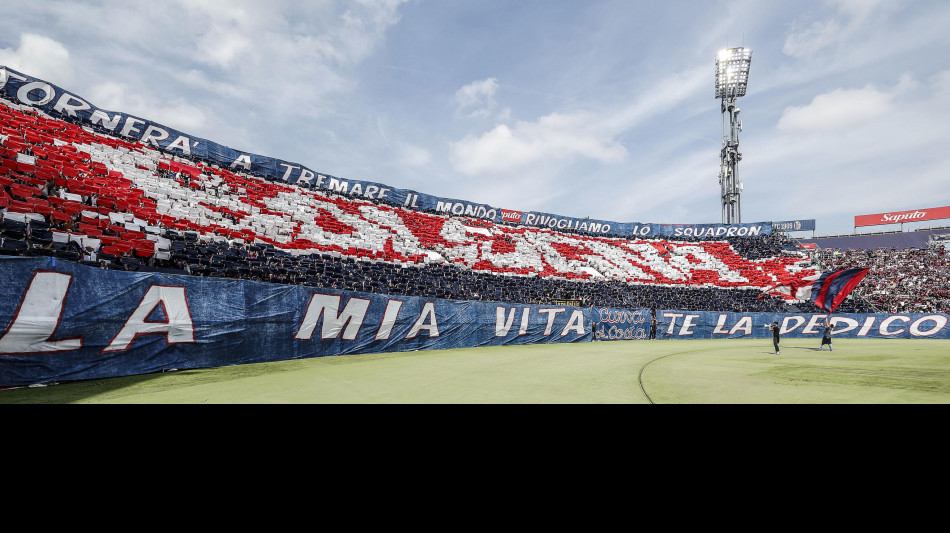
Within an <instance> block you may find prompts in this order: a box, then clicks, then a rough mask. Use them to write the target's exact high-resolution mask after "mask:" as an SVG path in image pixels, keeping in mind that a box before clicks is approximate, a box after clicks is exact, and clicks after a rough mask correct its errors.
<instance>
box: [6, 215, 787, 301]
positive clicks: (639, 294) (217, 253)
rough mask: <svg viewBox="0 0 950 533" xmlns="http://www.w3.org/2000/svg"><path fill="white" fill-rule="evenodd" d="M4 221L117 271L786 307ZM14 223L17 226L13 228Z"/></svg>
mask: <svg viewBox="0 0 950 533" xmlns="http://www.w3.org/2000/svg"><path fill="white" fill-rule="evenodd" d="M3 227H4V231H3V232H2V233H0V238H7V239H11V238H12V239H14V240H21V241H22V242H25V243H27V244H26V247H25V248H24V249H21V250H9V249H7V248H6V247H4V246H3V245H2V244H0V253H2V254H9V255H28V256H54V257H59V258H62V259H68V260H74V261H77V262H80V263H82V264H85V265H88V266H94V267H100V268H108V269H112V270H126V271H139V272H148V271H153V272H164V273H172V274H189V275H195V276H204V277H215V278H231V279H243V280H249V281H261V282H269V283H283V284H295V285H306V286H313V287H326V288H334V289H341V290H349V291H358V292H372V293H377V294H391V295H401V296H419V297H429V298H446V299H457V300H481V301H500V302H512V303H524V304H546V305H552V304H554V303H555V302H559V301H575V302H577V303H578V304H579V305H583V306H588V305H591V306H602V307H618V308H654V309H682V310H691V311H699V310H722V311H734V312H752V311H758V312H770V311H771V312H780V311H783V310H785V309H786V305H785V304H784V303H783V302H782V301H781V300H778V299H775V298H771V297H766V298H760V297H759V296H760V295H761V292H760V291H758V290H750V289H726V288H715V287H689V288H682V287H670V286H663V285H657V284H643V283H639V284H628V283H625V282H621V281H614V280H594V281H592V280H583V281H578V280H565V279H556V278H550V277H539V276H501V275H497V274H491V273H486V272H477V271H473V270H470V269H464V268H459V267H458V266H455V265H452V264H423V265H400V264H393V263H387V262H382V261H379V262H371V261H359V260H356V259H353V258H348V257H335V256H333V255H327V254H302V255H301V254H297V255H294V254H291V253H289V252H287V251H286V250H282V249H280V248H276V247H274V246H272V245H270V244H266V243H257V244H251V243H245V242H243V241H230V242H229V241H211V242H206V241H203V240H200V239H199V238H198V235H197V234H195V233H190V232H176V231H168V232H166V236H168V237H169V238H170V239H171V241H172V244H171V253H170V255H169V256H168V257H167V258H163V259H159V258H157V257H155V256H152V257H150V258H147V259H143V258H137V257H134V256H130V255H128V254H122V255H120V256H113V255H108V254H104V253H102V252H101V250H100V251H94V250H82V249H81V247H80V246H79V245H78V244H77V243H76V242H68V243H56V242H52V240H51V234H50V230H49V224H48V223H47V222H45V221H32V222H31V223H30V224H25V225H19V224H8V223H7V222H5V223H4V226H3ZM8 227H13V228H15V229H13V230H9V231H8V230H7V228H8ZM14 231H18V232H19V233H14ZM767 241H768V240H767V239H762V243H760V246H761V247H765V246H768V243H767Z"/></svg>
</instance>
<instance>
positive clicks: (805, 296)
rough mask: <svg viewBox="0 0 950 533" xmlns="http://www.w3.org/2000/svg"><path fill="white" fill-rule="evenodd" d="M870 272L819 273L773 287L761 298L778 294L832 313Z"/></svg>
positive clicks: (865, 269) (838, 271) (858, 269)
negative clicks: (770, 294)
mask: <svg viewBox="0 0 950 533" xmlns="http://www.w3.org/2000/svg"><path fill="white" fill-rule="evenodd" d="M868 271H869V269H867V268H848V269H841V270H836V271H834V272H825V273H824V274H820V273H819V274H815V275H813V276H808V277H805V278H802V279H801V280H795V281H792V282H791V283H789V284H783V283H780V284H778V285H773V286H772V287H769V288H767V289H765V290H764V291H762V294H760V295H759V298H760V299H761V298H762V297H763V296H765V295H766V294H769V293H773V294H775V293H778V294H779V295H782V296H784V297H785V298H786V299H792V300H798V301H800V302H811V303H813V304H815V305H817V306H818V307H821V308H822V309H824V310H825V311H828V312H832V311H834V310H835V308H837V307H838V306H839V305H841V302H843V301H844V299H845V298H847V297H848V294H850V293H851V291H852V290H854V288H855V287H856V286H857V285H858V282H860V281H861V279H863V278H864V276H865V275H867V273H868Z"/></svg>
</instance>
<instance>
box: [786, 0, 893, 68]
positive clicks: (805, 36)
mask: <svg viewBox="0 0 950 533" xmlns="http://www.w3.org/2000/svg"><path fill="white" fill-rule="evenodd" d="M900 3H901V2H894V1H892V0H829V1H827V2H826V4H827V5H828V6H829V7H830V8H831V9H832V10H833V11H835V13H834V14H833V15H831V17H830V18H827V19H823V20H817V21H814V22H811V23H810V24H808V23H807V22H803V21H802V20H798V21H795V23H794V24H793V29H792V31H791V32H790V33H789V34H788V35H787V36H786V39H785V45H784V46H783V47H782V52H784V53H785V54H786V55H789V56H792V57H797V58H804V57H809V56H811V55H813V54H815V53H817V52H818V51H820V50H822V49H824V48H826V47H828V46H831V45H833V44H835V43H838V42H844V41H846V40H848V39H850V38H851V37H852V36H854V35H855V34H856V33H858V31H859V30H861V29H862V28H863V27H864V26H865V23H866V22H867V21H868V19H870V18H871V17H872V15H874V14H880V15H882V16H886V14H887V13H889V12H890V11H891V10H892V9H895V8H897V7H899V4H900ZM803 25H804V27H802V26H803Z"/></svg>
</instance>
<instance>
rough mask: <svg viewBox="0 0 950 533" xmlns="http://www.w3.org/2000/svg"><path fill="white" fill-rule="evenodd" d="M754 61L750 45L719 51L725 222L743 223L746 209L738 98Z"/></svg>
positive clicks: (720, 169) (717, 56) (718, 89)
mask: <svg viewBox="0 0 950 533" xmlns="http://www.w3.org/2000/svg"><path fill="white" fill-rule="evenodd" d="M751 63H752V50H749V49H748V48H726V49H725V50H720V51H719V53H718V54H716V98H719V99H720V101H721V102H722V150H721V151H720V153H719V186H720V188H721V190H722V222H723V224H734V223H739V222H742V210H741V208H740V206H739V193H740V192H741V191H742V182H741V181H739V161H741V160H742V154H740V153H739V132H740V131H742V122H740V121H739V108H738V107H736V100H738V99H739V97H740V96H745V90H746V87H747V86H748V83H749V65H750V64H751ZM726 115H729V130H728V134H727V133H726Z"/></svg>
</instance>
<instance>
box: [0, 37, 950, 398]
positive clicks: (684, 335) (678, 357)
mask: <svg viewBox="0 0 950 533" xmlns="http://www.w3.org/2000/svg"><path fill="white" fill-rule="evenodd" d="M751 57H752V53H751V50H749V49H747V48H743V47H731V48H725V49H723V50H721V51H720V52H719V53H718V54H717V55H716V57H715V62H716V77H715V86H716V98H717V99H718V100H719V101H720V102H721V111H722V124H723V128H722V149H721V152H720V168H719V187H720V190H721V209H722V220H721V221H717V222H710V221H690V220H683V221H680V222H679V223H675V224H674V223H653V222H649V221H635V222H630V221H615V220H604V219H600V218H596V217H594V218H592V217H576V216H568V215H565V214H557V213H548V212H539V211H534V210H529V209H520V210H519V207H518V206H515V205H512V206H504V207H502V206H497V205H491V204H486V203H480V201H468V200H465V199H456V198H447V197H441V196H436V195H433V194H430V193H427V192H426V191H417V190H413V189H410V188H407V187H406V186H405V185H401V184H400V183H383V182H382V180H380V181H365V180H360V179H354V178H351V177H345V176H343V177H341V176H336V175H333V174H332V173H328V172H329V171H330V169H324V168H318V167H317V166H316V165H315V164H314V162H308V161H287V160H282V159H279V158H275V157H272V156H270V155H268V154H259V153H256V151H254V150H248V151H245V150H238V149H236V148H234V147H229V146H226V145H224V144H220V143H218V142H216V141H215V139H213V138H204V137H199V136H197V135H194V134H193V133H190V132H189V131H184V130H180V129H177V128H176V125H175V124H163V123H159V122H155V121H153V120H150V118H149V117H144V116H143V117H140V116H137V115H135V114H131V113H127V112H125V111H123V110H122V109H104V108H100V107H97V105H96V104H97V102H95V101H93V100H92V99H91V98H87V97H86V96H85V95H83V94H78V93H77V92H73V91H71V90H70V88H69V87H62V86H60V85H58V84H57V83H56V81H55V80H48V79H42V78H39V77H36V76H34V75H32V74H31V73H30V72H27V71H23V70H21V69H14V68H12V67H9V66H4V65H0V185H2V189H0V209H2V216H0V223H2V226H0V287H2V298H0V403H208V402H210V403H629V404H652V403H946V402H948V401H950V361H948V358H947V357H946V355H947V354H948V353H950V340H948V339H950V324H948V322H950V314H948V313H950V266H948V259H947V255H946V254H947V250H948V249H950V226H941V225H940V224H941V223H940V221H941V220H946V219H950V206H948V207H939V206H938V207H934V208H932V209H915V210H899V211H887V208H889V204H888V201H887V198H882V199H881V202H880V209H879V210H880V211H881V212H880V213H879V214H864V213H863V212H861V213H855V222H854V227H855V229H856V230H857V228H868V227H873V228H874V231H872V232H864V233H858V232H857V231H855V232H854V233H852V234H846V235H828V236H817V235H816V232H815V230H816V225H820V222H821V221H820V219H819V220H817V221H816V220H815V219H799V220H760V221H752V222H749V221H743V220H742V216H741V204H740V194H741V192H742V190H743V184H742V182H741V181H739V179H738V171H739V166H740V160H741V159H742V157H741V153H740V150H739V138H738V133H739V131H740V130H741V129H742V128H741V123H740V122H739V119H738V107H737V102H738V99H739V98H742V97H744V96H745V89H746V83H747V80H748V77H749V72H750V64H751V61H752V59H751ZM710 81H712V80H710ZM712 172H713V174H714V173H715V169H714V168H713V169H712ZM631 218H632V219H635V218H636V214H635V213H634V214H632V216H631ZM924 221H935V223H934V225H933V226H931V227H929V228H927V229H913V230H908V231H904V230H903V224H904V223H907V222H924ZM898 225H899V226H898ZM898 227H899V228H900V229H897V228H898Z"/></svg>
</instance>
